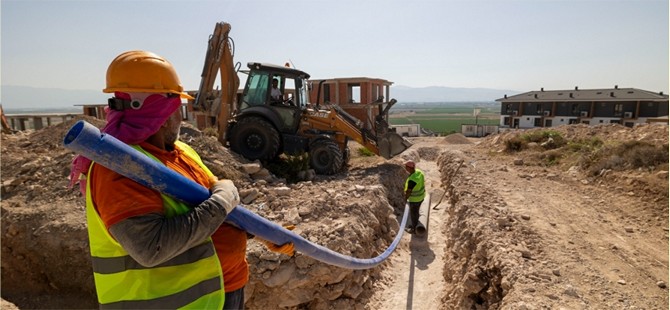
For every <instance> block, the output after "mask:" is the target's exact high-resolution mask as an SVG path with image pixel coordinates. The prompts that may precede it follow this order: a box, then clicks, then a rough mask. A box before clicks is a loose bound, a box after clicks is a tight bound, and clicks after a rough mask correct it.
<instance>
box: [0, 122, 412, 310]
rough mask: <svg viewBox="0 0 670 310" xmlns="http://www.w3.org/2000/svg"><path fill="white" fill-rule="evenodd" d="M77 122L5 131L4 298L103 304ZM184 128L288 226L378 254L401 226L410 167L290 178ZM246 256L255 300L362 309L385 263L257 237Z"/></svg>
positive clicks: (254, 205)
mask: <svg viewBox="0 0 670 310" xmlns="http://www.w3.org/2000/svg"><path fill="white" fill-rule="evenodd" d="M83 119H84V120H86V121H88V122H90V123H92V124H93V125H95V126H97V127H102V126H103V125H104V122H101V121H99V120H96V119H91V118H83ZM76 121H77V120H74V121H70V122H66V123H62V124H59V125H56V126H51V127H47V128H45V129H42V130H40V131H35V132H25V133H17V134H11V135H10V134H7V135H6V134H3V135H2V156H3V158H2V159H3V160H2V173H3V182H2V196H3V203H2V287H3V290H2V297H3V298H4V299H6V300H8V301H10V302H12V303H14V304H15V305H16V306H18V307H19V308H95V307H96V306H97V303H96V299H95V288H94V284H93V278H92V271H91V262H90V254H89V246H88V236H87V230H86V218H85V212H84V208H85V206H84V199H83V197H81V195H80V194H79V192H78V191H77V190H73V189H69V188H68V187H67V184H68V180H67V177H68V175H69V171H70V163H71V161H72V159H73V157H74V155H75V154H73V153H72V152H71V151H69V150H67V149H65V148H63V147H62V146H61V143H62V139H63V136H64V134H65V132H66V131H67V130H68V129H69V128H70V127H71V126H72V125H73V124H74V122H76ZM184 127H185V128H184V131H183V133H185V134H183V135H182V136H181V137H180V139H181V140H182V141H185V142H186V143H188V144H190V145H191V146H192V147H193V148H194V149H195V150H196V151H198V153H199V154H200V155H201V157H202V158H203V161H204V162H205V163H206V164H207V165H208V167H209V168H210V169H211V170H212V172H213V173H214V174H215V175H217V176H218V177H220V178H228V179H232V180H233V182H234V183H235V184H236V185H237V186H238V188H239V189H240V193H241V196H242V199H243V200H244V202H245V203H246V205H245V207H247V208H248V209H250V210H252V211H254V212H256V213H258V214H261V215H262V216H264V217H266V218H268V219H270V220H272V221H275V222H277V223H279V224H293V225H296V226H297V228H296V232H297V233H299V234H300V235H301V236H303V237H304V238H306V239H308V240H310V241H313V242H317V243H318V244H321V245H323V246H326V247H328V248H330V249H331V250H334V251H337V252H339V253H342V254H344V255H351V256H354V257H360V258H371V257H374V256H376V255H379V254H380V253H381V252H382V251H384V250H385V249H386V247H387V246H388V245H389V244H390V242H391V241H392V238H393V237H394V236H395V235H396V233H397V231H398V220H397V214H399V213H400V211H399V210H400V208H401V207H402V204H403V202H402V196H401V195H402V194H401V193H402V189H401V188H400V187H401V186H402V182H401V180H403V179H404V177H405V176H404V174H405V173H406V172H405V171H404V169H403V168H402V166H401V165H397V164H383V163H382V164H381V165H380V163H379V160H376V161H374V162H370V163H369V164H368V163H367V162H366V161H362V162H363V163H362V164H361V163H360V162H359V163H357V164H355V165H353V166H352V167H351V168H350V169H349V170H348V171H347V172H346V173H342V174H339V175H336V176H317V177H316V178H315V179H313V180H312V181H308V182H300V183H296V184H287V183H286V181H285V180H282V179H279V178H277V177H275V176H274V175H272V174H271V173H269V172H268V171H267V170H265V169H263V168H262V167H260V164H258V163H250V162H249V161H247V160H245V159H243V158H240V157H239V156H238V155H236V154H234V153H231V152H230V151H229V150H228V149H226V148H224V147H223V146H221V144H220V143H219V142H218V141H217V140H216V139H215V138H213V137H209V136H205V135H202V134H201V133H199V132H198V131H197V130H194V129H193V128H192V127H189V126H184ZM355 156H356V154H353V157H355ZM398 180H400V181H398ZM394 181H398V182H394ZM396 183H397V184H396ZM247 259H248V261H249V262H250V268H251V277H250V281H249V284H248V285H247V294H246V297H247V299H248V300H247V306H248V307H249V308H277V307H297V306H309V307H311V308H321V309H324V308H327V307H328V305H338V307H339V308H353V307H354V306H355V304H356V300H358V299H359V297H360V296H362V293H363V292H364V291H366V290H367V289H368V288H369V287H370V286H371V283H372V282H373V281H375V279H376V278H378V273H379V270H380V268H383V267H380V268H375V269H371V270H362V271H354V270H346V269H342V268H337V267H332V266H329V265H326V264H323V263H321V262H318V261H315V260H313V259H311V258H309V257H307V256H304V255H302V254H300V253H298V254H297V255H296V256H295V257H292V258H288V257H286V256H280V255H277V254H274V253H272V252H269V251H268V250H267V249H265V247H264V246H261V245H259V243H257V242H254V241H250V245H249V251H248V255H247ZM363 295H364V294H363ZM36 296H37V297H36ZM278 296H282V298H277V297H278Z"/></svg>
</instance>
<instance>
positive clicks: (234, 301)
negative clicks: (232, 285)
mask: <svg viewBox="0 0 670 310" xmlns="http://www.w3.org/2000/svg"><path fill="white" fill-rule="evenodd" d="M223 309H224V310H237V309H242V310H244V287H242V288H241V289H239V290H235V291H232V292H227V293H226V302H225V303H224V304H223Z"/></svg>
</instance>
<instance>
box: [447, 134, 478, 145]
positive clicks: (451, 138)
mask: <svg viewBox="0 0 670 310" xmlns="http://www.w3.org/2000/svg"><path fill="white" fill-rule="evenodd" d="M443 141H444V142H446V143H447V144H472V141H470V139H468V138H467V137H466V136H464V135H463V134H461V133H452V134H450V135H448V136H446V137H444V140H443Z"/></svg>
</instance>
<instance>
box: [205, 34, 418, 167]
mask: <svg viewBox="0 0 670 310" xmlns="http://www.w3.org/2000/svg"><path fill="white" fill-rule="evenodd" d="M230 28H231V27H230V24H227V23H217V24H216V27H215V30H214V34H213V35H212V36H211V37H210V39H209V45H208V49H207V54H206V57H205V64H204V68H203V73H202V80H201V84H200V89H199V90H198V93H197V94H196V99H195V101H194V102H193V104H192V107H193V109H194V110H196V111H200V112H203V113H206V114H207V115H209V116H211V120H212V124H211V125H216V126H217V128H218V138H219V141H221V143H223V144H224V145H226V146H229V147H230V148H231V150H233V151H234V152H236V153H238V154H240V155H242V156H244V157H246V158H247V159H250V160H255V159H260V160H270V159H274V158H276V157H277V156H279V155H280V154H282V153H286V154H299V153H302V152H307V153H308V154H309V162H310V166H311V167H312V168H313V169H314V170H315V172H316V173H318V174H327V175H328V174H335V173H337V172H339V171H340V170H341V169H342V168H343V167H344V166H345V165H346V163H347V161H348V159H349V149H348V147H347V142H348V140H350V139H352V140H355V141H356V142H358V143H360V144H361V145H362V146H364V147H366V148H367V149H368V150H370V151H371V152H373V153H375V154H377V155H381V156H383V157H384V158H387V159H388V158H391V157H393V156H395V155H397V154H399V153H401V152H402V151H404V150H405V149H407V148H408V147H410V146H411V144H410V143H409V141H407V140H405V139H404V138H403V137H401V136H400V135H398V134H397V133H395V131H393V130H392V129H390V128H389V126H388V110H389V108H390V107H391V105H393V104H394V103H395V100H391V101H390V103H389V105H388V106H386V108H385V109H383V110H381V109H380V113H379V115H377V116H376V117H375V126H373V128H374V129H373V130H371V129H366V128H364V126H362V123H361V121H360V120H358V119H356V118H355V117H353V116H351V115H349V114H348V113H346V112H345V111H344V110H342V109H340V108H338V107H337V106H327V107H326V106H319V105H317V104H311V103H309V102H308V100H309V96H308V94H309V90H310V87H311V86H312V85H311V84H310V82H309V74H307V73H305V72H303V71H301V70H298V69H295V68H290V67H287V66H279V65H272V64H265V63H257V62H250V63H248V64H247V67H248V70H239V67H240V66H239V64H238V65H235V64H234V63H233V55H234V52H233V48H232V40H231V39H230V38H229V36H228V34H229V32H230ZM217 70H218V71H220V73H221V90H220V91H218V90H214V89H213V85H214V80H215V78H216V74H217ZM238 71H239V72H242V73H246V74H247V75H248V76H247V80H246V83H245V86H244V90H243V92H242V93H241V95H238V92H237V88H238V85H239V80H238V78H237V72H238ZM273 81H276V85H277V89H275V90H273V89H272V87H273V86H272V84H273ZM277 92H278V93H279V94H280V95H279V96H273V94H278V93H277Z"/></svg>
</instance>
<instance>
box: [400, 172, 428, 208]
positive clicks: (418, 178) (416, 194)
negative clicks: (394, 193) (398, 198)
mask: <svg viewBox="0 0 670 310" xmlns="http://www.w3.org/2000/svg"><path fill="white" fill-rule="evenodd" d="M410 180H411V181H414V183H416V185H414V188H413V189H412V193H411V194H410V196H409V199H408V201H409V202H419V201H422V200H423V199H424V198H426V187H425V185H424V181H423V171H421V170H419V169H414V173H412V174H410V175H409V177H407V180H405V192H407V187H408V186H409V181H410Z"/></svg>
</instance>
